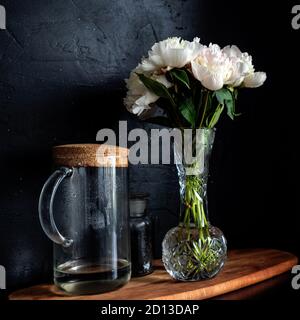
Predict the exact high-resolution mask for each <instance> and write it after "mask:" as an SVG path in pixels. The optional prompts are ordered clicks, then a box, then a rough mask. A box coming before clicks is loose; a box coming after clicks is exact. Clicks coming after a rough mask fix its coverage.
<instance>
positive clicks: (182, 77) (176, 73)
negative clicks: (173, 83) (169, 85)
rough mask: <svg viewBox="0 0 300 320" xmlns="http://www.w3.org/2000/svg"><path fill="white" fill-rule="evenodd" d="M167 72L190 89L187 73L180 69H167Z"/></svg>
mask: <svg viewBox="0 0 300 320" xmlns="http://www.w3.org/2000/svg"><path fill="white" fill-rule="evenodd" d="M169 73H170V74H171V75H172V76H173V77H174V78H176V79H177V80H179V81H180V82H181V83H182V84H184V85H185V86H186V87H187V88H188V89H191V87H190V80H189V77H188V75H187V73H186V72H185V71H184V70H182V69H172V70H171V71H169Z"/></svg>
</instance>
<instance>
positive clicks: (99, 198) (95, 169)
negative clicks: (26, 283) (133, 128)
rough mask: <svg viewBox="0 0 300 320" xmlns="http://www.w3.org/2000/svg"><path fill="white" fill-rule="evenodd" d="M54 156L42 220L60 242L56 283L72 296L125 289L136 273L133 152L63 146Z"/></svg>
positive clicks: (44, 191)
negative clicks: (132, 224) (132, 235)
mask: <svg viewBox="0 0 300 320" xmlns="http://www.w3.org/2000/svg"><path fill="white" fill-rule="evenodd" d="M53 158H54V163H55V166H56V170H55V171H54V173H53V174H52V175H51V176H50V178H49V179H48V180H47V182H46V183H45V185H44V187H43V189H42V192H41V195H40V200H39V217H40V222H41V225H42V227H43V230H44V232H45V233H46V235H47V236H48V237H49V238H50V239H51V240H52V241H53V242H54V283H55V284H56V285H57V286H58V287H59V288H61V289H62V290H64V291H66V292H67V293H70V294H93V293H100V292H105V291H110V290H113V289H116V288H118V287H120V286H122V285H124V284H125V283H127V282H128V281H129V279H130V275H131V263H130V239H129V237H130V231H129V230H130V229H129V210H128V187H127V182H128V179H127V174H128V172H127V171H128V149H125V148H120V147H115V146H109V145H99V144H75V145H62V146H57V147H54V148H53Z"/></svg>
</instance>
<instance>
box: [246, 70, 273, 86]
mask: <svg viewBox="0 0 300 320" xmlns="http://www.w3.org/2000/svg"><path fill="white" fill-rule="evenodd" d="M266 79H267V75H266V73H265V72H254V73H252V74H250V75H248V76H247V77H245V79H244V82H243V84H244V86H245V87H247V88H257V87H260V86H261V85H262V84H263V83H264V82H265V81H266Z"/></svg>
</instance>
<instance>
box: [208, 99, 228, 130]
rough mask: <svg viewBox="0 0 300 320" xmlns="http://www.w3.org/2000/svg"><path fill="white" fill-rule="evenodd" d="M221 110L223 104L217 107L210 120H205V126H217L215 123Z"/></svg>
mask: <svg viewBox="0 0 300 320" xmlns="http://www.w3.org/2000/svg"><path fill="white" fill-rule="evenodd" d="M223 110H224V105H223V104H219V105H218V106H217V108H216V110H215V112H214V113H213V115H212V117H211V118H210V120H209V121H208V119H207V122H206V125H207V127H208V128H213V127H214V126H215V125H216V124H217V122H218V121H219V119H220V116H221V114H222V112H223Z"/></svg>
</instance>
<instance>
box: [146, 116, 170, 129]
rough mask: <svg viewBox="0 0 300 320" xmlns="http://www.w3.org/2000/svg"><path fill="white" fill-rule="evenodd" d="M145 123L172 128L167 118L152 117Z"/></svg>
mask: <svg viewBox="0 0 300 320" xmlns="http://www.w3.org/2000/svg"><path fill="white" fill-rule="evenodd" d="M146 122H149V123H154V124H158V125H160V126H165V127H172V125H171V122H170V120H169V119H168V118H167V117H153V118H149V119H147V120H146Z"/></svg>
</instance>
